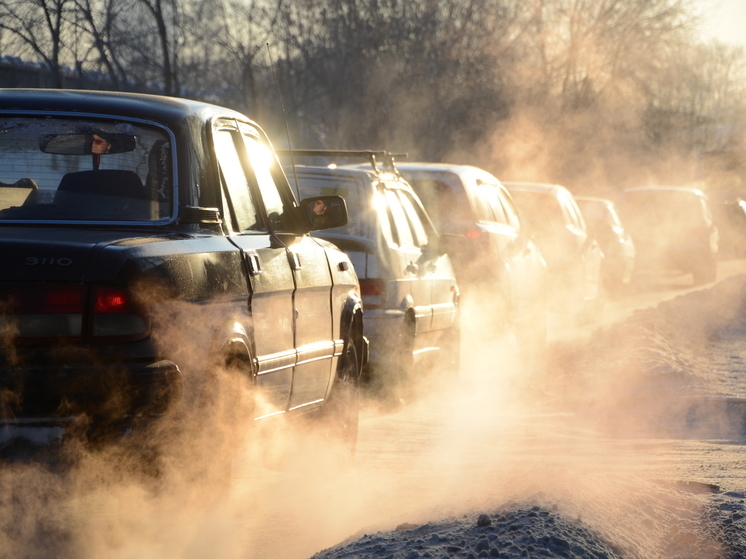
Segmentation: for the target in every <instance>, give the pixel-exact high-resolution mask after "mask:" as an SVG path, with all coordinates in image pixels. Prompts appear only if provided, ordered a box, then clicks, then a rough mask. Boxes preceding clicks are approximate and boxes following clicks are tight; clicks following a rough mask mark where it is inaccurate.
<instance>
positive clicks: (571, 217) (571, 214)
mask: <svg viewBox="0 0 746 559" xmlns="http://www.w3.org/2000/svg"><path fill="white" fill-rule="evenodd" d="M557 199H558V201H559V205H560V208H561V209H562V216H563V217H564V220H565V226H567V225H571V226H572V227H577V228H579V229H582V225H581V222H580V221H578V216H577V215H576V214H575V211H574V208H573V206H574V203H573V201H572V199H571V198H570V195H569V194H568V193H567V192H560V193H559V195H558V196H557Z"/></svg>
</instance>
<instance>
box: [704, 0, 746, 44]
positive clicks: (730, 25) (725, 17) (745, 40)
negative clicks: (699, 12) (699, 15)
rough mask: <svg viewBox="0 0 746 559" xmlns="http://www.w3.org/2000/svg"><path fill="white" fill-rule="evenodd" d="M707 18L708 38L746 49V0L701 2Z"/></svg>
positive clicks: (710, 0) (708, 0)
mask: <svg viewBox="0 0 746 559" xmlns="http://www.w3.org/2000/svg"><path fill="white" fill-rule="evenodd" d="M701 2H702V5H703V6H704V7H705V9H706V10H707V11H706V16H707V17H708V19H710V21H709V22H707V23H706V24H705V31H706V34H707V36H708V37H716V38H718V39H719V40H721V41H723V42H725V43H732V44H736V45H741V46H743V47H744V48H746V0H701Z"/></svg>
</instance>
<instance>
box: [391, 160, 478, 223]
mask: <svg viewBox="0 0 746 559" xmlns="http://www.w3.org/2000/svg"><path fill="white" fill-rule="evenodd" d="M405 175H406V177H407V182H408V183H409V184H410V185H412V188H413V189H414V191H415V192H416V193H417V197H418V198H419V199H420V201H421V202H422V205H423V206H425V210H426V211H427V214H428V215H429V216H430V219H431V220H432V221H433V223H434V224H435V226H436V227H437V228H438V229H439V230H440V231H442V232H445V233H456V232H460V229H462V228H468V227H469V226H470V224H471V222H472V219H473V218H471V217H470V210H469V206H468V202H467V199H466V196H465V194H464V189H463V187H462V186H460V181H459V179H458V177H457V176H456V175H454V174H452V173H440V172H438V173H433V175H434V176H432V177H423V176H420V175H417V174H416V173H414V172H409V173H405ZM457 185H459V186H457Z"/></svg>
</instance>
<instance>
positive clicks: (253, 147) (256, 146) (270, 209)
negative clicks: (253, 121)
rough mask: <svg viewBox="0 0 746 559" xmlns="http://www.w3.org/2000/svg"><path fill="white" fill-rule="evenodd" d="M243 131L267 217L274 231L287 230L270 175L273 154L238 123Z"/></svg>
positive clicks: (278, 193) (281, 203)
mask: <svg viewBox="0 0 746 559" xmlns="http://www.w3.org/2000/svg"><path fill="white" fill-rule="evenodd" d="M240 126H241V128H242V130H243V131H244V134H243V139H244V144H245V146H246V154H247V155H248V162H249V165H250V166H251V170H252V172H253V175H254V179H255V180H256V185H257V187H258V189H259V194H260V195H261V197H262V202H263V203H264V209H265V210H266V212H267V218H268V219H269V222H270V223H271V224H272V229H273V230H274V231H289V230H290V229H289V227H288V224H287V219H286V215H285V205H284V203H283V199H282V195H281V194H280V189H279V188H278V186H277V183H275V179H274V177H273V176H272V166H273V165H274V164H275V160H274V155H273V154H272V152H271V151H270V149H269V148H268V147H267V146H265V145H264V144H263V143H261V142H260V141H259V139H258V138H257V137H255V136H254V135H253V133H252V131H251V128H249V127H248V126H246V125H240Z"/></svg>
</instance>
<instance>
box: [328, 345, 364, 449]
mask: <svg viewBox="0 0 746 559" xmlns="http://www.w3.org/2000/svg"><path fill="white" fill-rule="evenodd" d="M359 416H360V354H359V351H358V336H356V335H354V334H350V336H349V337H348V339H347V342H346V343H345V349H344V353H343V354H342V356H341V357H340V359H339V364H338V365H337V374H336V376H335V378H334V384H333V385H332V389H331V391H330V393H329V396H328V397H327V400H326V403H325V404H324V407H323V408H321V411H320V412H319V419H320V421H321V422H322V423H323V433H324V435H325V436H326V438H327V439H328V440H330V441H333V442H336V443H339V444H340V445H341V447H342V453H343V455H344V460H345V461H346V462H349V463H351V462H352V461H353V460H354V458H355V449H356V448H357V434H358V423H359Z"/></svg>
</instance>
